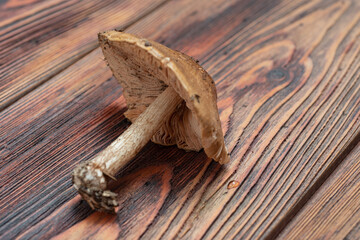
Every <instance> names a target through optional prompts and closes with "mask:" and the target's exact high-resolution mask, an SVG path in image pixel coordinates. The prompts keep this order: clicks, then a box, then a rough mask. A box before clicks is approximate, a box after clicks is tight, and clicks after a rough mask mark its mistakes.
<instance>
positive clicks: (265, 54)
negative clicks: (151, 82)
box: [0, 0, 360, 239]
mask: <svg viewBox="0 0 360 240" xmlns="http://www.w3.org/2000/svg"><path fill="white" fill-rule="evenodd" d="M359 7H360V6H359V3H358V2H357V1H355V0H354V1H336V0H332V1H328V0H327V1H325V0H322V1H321V0H316V1H300V0H296V1H293V0H292V1H290V0H289V1H285V0H283V1H277V2H274V1H270V0H269V1H251V0H248V1H235V0H234V1H226V4H224V3H221V2H219V1H215V0H214V1H206V2H200V1H189V0H181V1H170V2H169V3H167V4H165V5H163V6H162V7H161V8H159V9H158V10H157V11H156V12H154V13H152V14H150V15H149V16H147V17H146V18H144V19H142V20H141V21H139V22H138V23H136V24H134V25H132V26H131V28H129V29H128V30H127V31H129V32H133V33H141V35H143V36H145V37H149V38H151V39H154V40H157V41H159V42H163V43H165V44H166V45H168V46H170V47H172V48H175V49H179V50H182V51H185V52H186V53H188V54H190V55H192V56H194V57H195V58H198V59H199V60H200V62H201V63H202V64H203V66H204V67H205V68H206V69H207V70H208V71H209V72H210V73H211V74H212V75H213V76H214V79H215V81H216V84H217V87H218V95H219V99H218V105H219V110H220V114H221V121H222V124H223V128H224V132H226V144H227V145H228V147H229V150H230V151H231V158H232V162H231V163H230V164H228V165H226V166H220V165H218V164H216V163H215V162H212V161H210V160H209V159H207V158H206V156H205V154H204V153H185V152H183V151H181V150H178V149H176V148H175V147H161V146H157V145H154V144H152V143H149V144H148V145H147V146H146V147H145V149H144V150H143V151H142V152H141V153H140V154H139V155H138V156H137V157H136V158H135V159H134V162H133V163H132V164H131V165H129V166H128V167H127V168H126V169H124V171H122V172H120V173H119V176H118V177H120V180H119V181H117V182H115V183H113V186H112V189H114V190H115V191H117V192H118V193H119V196H120V197H119V201H120V202H121V203H122V204H121V206H122V207H121V208H120V209H119V210H118V212H117V215H116V216H110V215H104V214H100V213H94V212H92V211H91V210H90V209H89V207H88V206H87V205H86V203H84V202H82V201H81V200H80V198H79V197H78V196H77V195H76V192H75V190H74V189H72V187H71V183H70V172H71V170H72V169H73V167H74V166H75V165H76V164H77V163H78V162H80V161H84V160H86V159H89V158H91V157H92V156H94V155H95V154H96V153H97V152H98V151H100V150H101V149H103V148H105V147H106V146H107V145H108V144H110V142H111V141H112V140H114V139H115V138H116V137H117V136H118V135H119V134H120V133H121V132H122V131H123V130H124V129H125V128H126V127H127V126H128V123H127V122H126V121H125V120H124V118H123V115H122V113H123V111H124V110H125V109H124V106H125V105H124V104H125V103H124V100H123V98H122V97H121V88H120V87H119V86H118V85H117V84H116V82H115V80H114V79H112V78H111V73H110V72H109V70H107V69H106V68H105V64H104V62H103V61H102V60H101V54H100V52H99V51H94V52H92V53H91V54H89V55H88V56H85V57H84V58H82V59H81V60H80V61H79V62H77V63H76V64H74V65H73V66H70V67H69V68H67V69H65V70H64V71H62V72H61V73H60V74H58V75H57V76H55V77H54V78H52V79H51V80H50V81H48V82H46V83H45V84H43V85H42V86H41V87H39V88H38V89H36V90H34V91H33V92H31V93H29V94H28V95H27V96H25V97H24V98H22V99H20V100H19V101H18V102H16V103H15V104H13V105H11V106H10V107H9V108H7V109H6V110H4V111H3V112H1V113H0V118H1V119H2V121H1V123H0V142H1V144H0V146H2V149H1V150H0V156H1V158H2V159H5V160H4V161H2V162H1V163H0V171H1V175H0V182H1V183H3V185H0V203H3V205H4V204H6V205H7V206H6V208H4V206H0V209H1V210H0V213H1V217H0V226H1V227H0V234H2V235H3V236H5V237H8V238H12V237H15V236H18V237H22V238H30V237H35V238H41V237H43V238H50V237H53V236H57V237H58V238H68V237H74V238H76V237H77V236H81V237H82V238H87V237H89V238H96V237H98V238H101V237H102V238H119V237H123V238H143V239H158V238H163V239H168V238H181V237H183V238H187V239H198V238H200V237H203V238H204V239H210V238H223V237H225V238H231V237H236V238H241V237H243V238H258V237H263V238H264V237H269V236H270V237H271V236H274V233H273V232H274V231H275V230H277V229H279V226H281V225H282V222H283V221H289V219H290V216H289V215H288V213H289V212H290V211H289V210H290V209H292V207H293V206H296V205H297V201H298V200H299V199H301V197H302V196H304V195H306V193H307V191H308V190H309V189H311V188H312V186H313V185H314V184H315V183H316V182H317V179H319V178H321V176H323V175H324V173H325V172H326V170H327V169H328V167H329V166H331V165H332V164H333V163H334V162H337V161H338V159H337V158H336V156H337V154H335V153H337V152H339V151H341V150H342V149H343V146H345V145H346V144H347V143H348V142H350V141H352V139H353V138H352V136H356V135H357V134H358V133H359V130H358V129H359V125H360V124H359V123H360V121H359V115H360V111H359V110H360V106H359V101H360V91H359V88H360V86H359V85H360V81H359V74H360V72H359V64H360V63H359V61H360V59H359V58H358V56H359V55H358V54H359V50H360V39H359V33H360V23H359V18H360V16H359ZM179 9H181V11H180V10H179ZM184 19H186V21H184ZM314 19H316V21H315V20H314ZM79 69H81V70H82V69H84V71H79ZM347 150H348V149H347ZM232 181H238V182H239V186H237V187H235V188H230V189H228V184H229V183H230V182H232ZM275 232H276V231H275ZM272 234H273V235H272Z"/></svg>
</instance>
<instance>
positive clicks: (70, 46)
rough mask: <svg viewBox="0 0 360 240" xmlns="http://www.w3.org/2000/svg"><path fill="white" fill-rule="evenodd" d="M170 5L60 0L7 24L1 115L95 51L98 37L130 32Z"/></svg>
mask: <svg viewBox="0 0 360 240" xmlns="http://www.w3.org/2000/svg"><path fill="white" fill-rule="evenodd" d="M164 2H166V0H156V1H145V2H144V1H140V0H124V1H114V0H106V1H103V0H96V1H79V0H71V1H61V0H54V1H45V2H43V3H42V4H38V5H36V7H34V8H33V9H29V10H28V11H25V12H23V13H21V14H19V15H16V16H13V17H9V18H8V19H5V20H4V21H3V22H1V23H0V66H1V69H0V110H1V109H4V108H6V107H7V106H9V105H10V104H11V103H13V102H14V101H16V100H18V99H19V98H21V97H22V96H24V95H25V94H26V93H28V92H29V91H31V90H32V89H34V88H36V87H37V86H39V85H41V84H43V83H44V82H45V81H47V80H48V79H49V78H51V77H52V76H54V75H55V74H57V73H59V72H60V71H62V70H63V69H65V68H66V67H68V66H69V65H71V64H73V63H74V62H76V61H77V60H78V59H80V58H81V57H83V56H84V55H86V54H88V53H89V52H90V51H91V50H93V49H95V48H96V47H97V33H98V32H100V31H103V30H105V29H113V28H119V29H122V28H125V27H127V26H129V25H131V24H132V23H134V22H136V21H137V20H138V19H140V18H141V17H142V16H144V15H146V14H148V13H149V12H151V11H153V10H154V9H156V8H157V7H158V6H161V4H162V3H164ZM9 4H10V3H9ZM14 4H15V3H14ZM5 6H6V5H5ZM11 11H12V9H11V8H10V9H9V12H11Z"/></svg>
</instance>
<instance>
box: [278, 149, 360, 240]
mask: <svg viewBox="0 0 360 240" xmlns="http://www.w3.org/2000/svg"><path fill="white" fill-rule="evenodd" d="M359 173H360V143H358V144H357V146H356V147H355V148H354V149H353V151H352V152H351V153H350V154H349V155H348V156H347V157H346V158H345V159H344V160H343V162H342V163H341V165H340V166H338V168H337V169H336V170H335V172H333V174H331V176H330V177H329V178H328V179H327V180H326V182H325V183H324V184H323V186H322V187H321V189H320V190H319V192H317V193H316V194H314V196H312V198H311V199H310V201H309V202H308V203H307V204H306V205H305V206H304V207H303V208H302V209H301V211H300V212H299V214H298V215H297V216H296V217H295V218H294V219H293V220H292V221H291V223H290V224H289V225H287V227H286V229H285V230H284V231H283V232H282V234H281V235H280V236H281V238H284V239H329V238H333V239H360V231H359V228H360V204H359V203H360V174H359Z"/></svg>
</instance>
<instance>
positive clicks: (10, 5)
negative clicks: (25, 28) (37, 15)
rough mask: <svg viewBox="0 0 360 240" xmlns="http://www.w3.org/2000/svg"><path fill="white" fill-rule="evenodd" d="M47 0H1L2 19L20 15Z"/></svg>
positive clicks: (5, 19) (0, 16)
mask: <svg viewBox="0 0 360 240" xmlns="http://www.w3.org/2000/svg"><path fill="white" fill-rule="evenodd" d="M43 2H45V0H26V1H19V0H5V1H1V2H0V21H2V22H3V21H8V20H9V19H10V18H13V17H16V16H20V15H22V14H23V13H24V12H27V11H29V10H31V9H34V8H37V7H38V6H41V5H42V4H43Z"/></svg>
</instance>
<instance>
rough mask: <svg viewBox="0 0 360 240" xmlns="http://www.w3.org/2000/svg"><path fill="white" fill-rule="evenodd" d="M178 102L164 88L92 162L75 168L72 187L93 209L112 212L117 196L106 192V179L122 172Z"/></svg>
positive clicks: (169, 89)
mask: <svg viewBox="0 0 360 240" xmlns="http://www.w3.org/2000/svg"><path fill="white" fill-rule="evenodd" d="M181 101H182V99H181V98H180V96H179V95H178V94H177V93H176V92H175V90H174V89H172V88H171V87H168V88H167V89H166V90H165V91H164V92H163V93H161V94H160V95H159V96H158V97H157V98H156V99H155V101H154V102H153V103H152V104H150V106H149V107H148V108H147V109H146V110H145V111H144V112H143V113H142V114H141V115H139V117H138V118H137V119H136V120H135V121H134V123H133V124H131V126H130V127H129V128H128V129H127V130H126V131H125V132H124V133H123V134H122V135H121V136H119V137H118V138H117V139H116V140H115V141H114V142H113V143H111V144H110V145H109V146H108V147H107V148H106V149H105V150H103V151H102V152H100V153H99V154H98V155H97V156H96V157H95V158H93V159H91V160H89V161H86V162H84V163H81V164H79V165H78V166H77V167H76V168H75V169H74V172H73V184H74V187H75V188H76V189H77V190H78V192H79V193H80V195H81V196H82V197H83V198H84V199H85V200H86V201H87V202H88V203H89V205H90V206H91V207H92V208H93V209H97V210H100V211H105V212H114V207H116V206H118V203H117V200H116V196H117V194H115V193H113V192H111V191H109V190H106V187H107V181H106V180H107V179H106V178H105V176H107V177H108V178H111V179H114V177H113V176H114V175H115V174H116V173H117V172H118V171H119V170H120V169H121V168H123V167H124V166H125V165H126V164H128V163H129V162H130V160H131V159H132V158H133V157H135V155H136V154H137V153H138V152H139V151H140V150H141V149H142V148H143V147H144V146H145V145H146V143H147V142H149V140H150V139H151V137H152V136H153V135H154V134H155V132H156V131H157V130H158V129H159V128H160V127H161V125H162V124H163V123H164V122H165V120H167V119H168V118H170V116H171V115H172V114H173V112H174V111H175V109H176V107H177V106H178V105H179V104H180V103H181Z"/></svg>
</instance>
